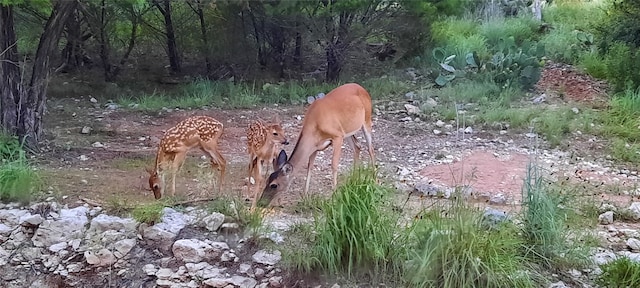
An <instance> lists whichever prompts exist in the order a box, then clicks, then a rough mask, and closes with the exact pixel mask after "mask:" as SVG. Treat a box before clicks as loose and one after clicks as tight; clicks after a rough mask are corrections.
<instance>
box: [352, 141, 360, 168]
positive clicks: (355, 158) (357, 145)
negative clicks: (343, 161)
mask: <svg viewBox="0 0 640 288" xmlns="http://www.w3.org/2000/svg"><path fill="white" fill-rule="evenodd" d="M351 144H353V166H354V167H355V166H358V162H359V161H360V150H362V146H360V143H358V138H356V136H355V135H353V136H351Z"/></svg>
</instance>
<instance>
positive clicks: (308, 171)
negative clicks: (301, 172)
mask: <svg viewBox="0 0 640 288" xmlns="http://www.w3.org/2000/svg"><path fill="white" fill-rule="evenodd" d="M316 155H318V151H314V152H313V153H311V156H309V164H308V166H307V179H306V183H305V184H304V191H303V193H304V196H306V195H309V194H307V193H308V192H309V184H310V183H311V169H313V161H315V160H316Z"/></svg>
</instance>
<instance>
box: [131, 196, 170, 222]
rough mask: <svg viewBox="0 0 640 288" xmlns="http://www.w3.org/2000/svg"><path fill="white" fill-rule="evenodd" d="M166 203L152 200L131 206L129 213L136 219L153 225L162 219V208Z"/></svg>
mask: <svg viewBox="0 0 640 288" xmlns="http://www.w3.org/2000/svg"><path fill="white" fill-rule="evenodd" d="M166 205H167V203H166V202H165V201H154V202H151V203H148V204H142V205H139V206H136V207H135V208H133V211H131V214H132V216H133V219H135V220H136V221H138V222H140V223H147V224H149V225H153V224H155V223H158V222H159V221H160V220H161V219H162V210H163V209H164V207H165V206H166Z"/></svg>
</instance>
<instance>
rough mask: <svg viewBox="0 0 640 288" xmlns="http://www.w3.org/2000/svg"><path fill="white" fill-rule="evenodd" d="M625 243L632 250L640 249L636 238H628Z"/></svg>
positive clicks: (639, 243)
mask: <svg viewBox="0 0 640 288" xmlns="http://www.w3.org/2000/svg"><path fill="white" fill-rule="evenodd" d="M626 243H627V246H629V248H631V250H632V251H640V240H638V239H636V238H629V239H627V242H626Z"/></svg>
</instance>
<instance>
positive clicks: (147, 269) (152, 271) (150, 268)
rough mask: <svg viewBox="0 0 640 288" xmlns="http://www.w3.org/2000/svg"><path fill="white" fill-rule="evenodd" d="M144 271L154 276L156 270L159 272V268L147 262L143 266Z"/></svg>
mask: <svg viewBox="0 0 640 288" xmlns="http://www.w3.org/2000/svg"><path fill="white" fill-rule="evenodd" d="M142 271H144V273H145V274H147V275H148V276H153V275H156V272H158V268H156V266H154V265H153V264H146V265H144V266H143V267H142Z"/></svg>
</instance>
